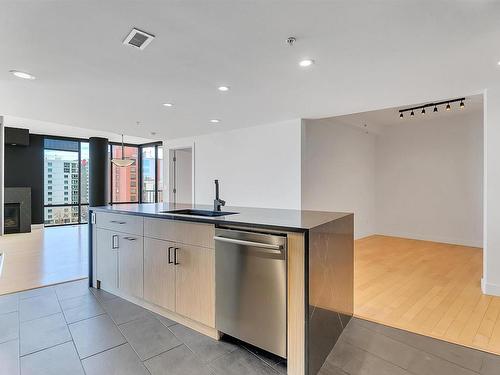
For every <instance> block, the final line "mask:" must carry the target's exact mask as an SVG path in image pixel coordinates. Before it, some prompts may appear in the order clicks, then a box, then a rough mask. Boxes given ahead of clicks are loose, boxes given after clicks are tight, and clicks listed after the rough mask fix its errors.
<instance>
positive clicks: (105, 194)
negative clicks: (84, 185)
mask: <svg viewBox="0 0 500 375" xmlns="http://www.w3.org/2000/svg"><path fill="white" fill-rule="evenodd" d="M89 154H90V157H89V159H90V160H89V204H90V206H91V207H95V206H104V205H107V204H108V203H109V179H110V176H109V156H108V139H107V138H99V137H92V138H90V139H89Z"/></svg>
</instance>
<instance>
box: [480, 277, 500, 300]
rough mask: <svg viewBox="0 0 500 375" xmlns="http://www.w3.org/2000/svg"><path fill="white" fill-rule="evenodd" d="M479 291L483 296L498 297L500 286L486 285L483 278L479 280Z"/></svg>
mask: <svg viewBox="0 0 500 375" xmlns="http://www.w3.org/2000/svg"><path fill="white" fill-rule="evenodd" d="M481 289H482V291H483V293H484V294H488V295H490V296H500V285H498V284H492V283H488V282H486V280H484V277H483V278H481Z"/></svg>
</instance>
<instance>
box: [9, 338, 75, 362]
mask: <svg viewBox="0 0 500 375" xmlns="http://www.w3.org/2000/svg"><path fill="white" fill-rule="evenodd" d="M71 341H73V340H72V339H71V340H67V341H64V342H60V343H58V344H55V345H51V346H47V347H46V348H43V349H38V350H35V351H33V352H30V353H27V354H23V355H21V352H19V358H24V357H27V356H29V355H32V354H36V353H40V352H43V351H44V350H48V349H52V348H55V347H56V346H59V345H62V344H67V343H68V342H71Z"/></svg>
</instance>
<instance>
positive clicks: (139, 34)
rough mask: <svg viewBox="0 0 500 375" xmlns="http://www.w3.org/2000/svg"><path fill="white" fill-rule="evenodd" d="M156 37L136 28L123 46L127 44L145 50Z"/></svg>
mask: <svg viewBox="0 0 500 375" xmlns="http://www.w3.org/2000/svg"><path fill="white" fill-rule="evenodd" d="M154 37H155V36H154V35H153V34H149V33H147V32H145V31H141V30H139V29H136V28H135V27H134V28H133V29H132V31H131V32H130V34H128V35H127V37H126V38H125V40H124V41H123V44H127V45H129V46H132V47H135V48H139V49H144V48H146V46H147V45H148V44H149V43H151V41H152V40H153V39H154Z"/></svg>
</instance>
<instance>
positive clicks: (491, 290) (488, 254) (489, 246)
mask: <svg viewBox="0 0 500 375" xmlns="http://www.w3.org/2000/svg"><path fill="white" fill-rule="evenodd" d="M484 104H485V106H484V113H485V121H484V124H485V129H484V171H485V173H484V198H485V206H484V216H483V217H484V251H483V263H484V266H483V279H482V282H481V284H482V289H483V292H485V293H487V294H494V295H500V230H499V228H500V193H499V192H500V167H499V166H500V86H496V87H495V86H493V87H491V88H489V89H488V90H487V91H486V92H485V101H484Z"/></svg>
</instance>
